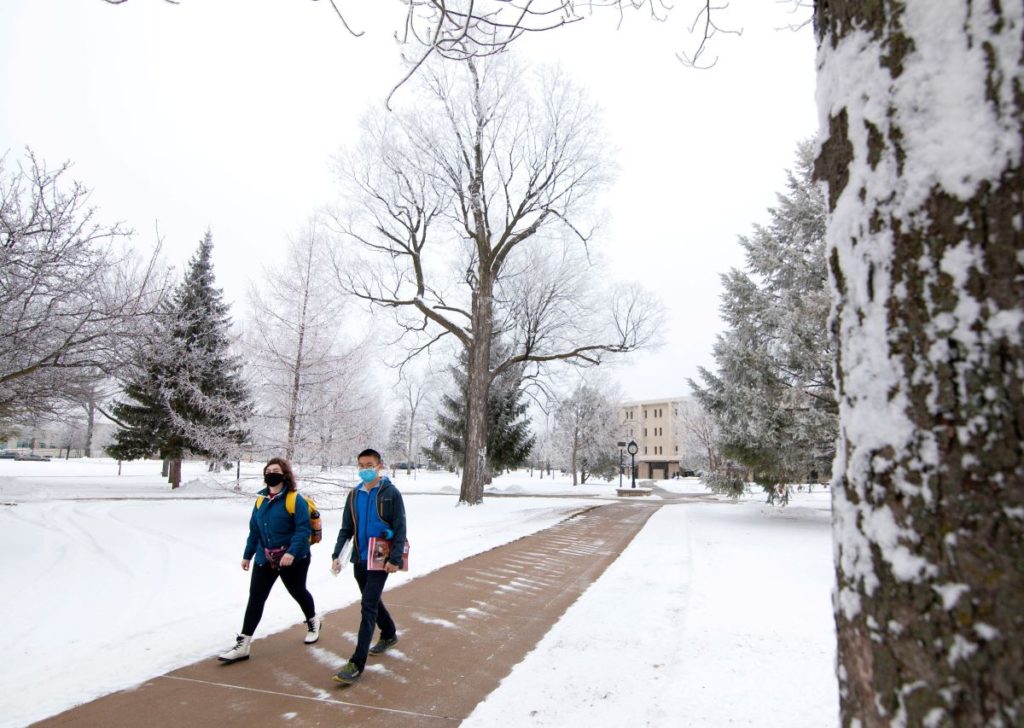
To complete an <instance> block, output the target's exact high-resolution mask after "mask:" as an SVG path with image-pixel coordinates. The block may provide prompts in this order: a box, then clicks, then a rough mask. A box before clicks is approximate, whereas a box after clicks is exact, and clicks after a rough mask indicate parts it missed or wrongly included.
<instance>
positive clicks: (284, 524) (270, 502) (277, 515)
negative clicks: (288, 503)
mask: <svg viewBox="0 0 1024 728" xmlns="http://www.w3.org/2000/svg"><path fill="white" fill-rule="evenodd" d="M287 494H288V491H286V490H284V489H282V490H281V492H280V493H278V494H277V497H275V498H271V497H270V493H269V492H268V489H267V488H264V489H263V490H261V491H260V492H259V495H262V496H263V502H262V503H260V505H259V506H258V507H257V506H255V505H254V506H253V508H252V516H250V517H249V538H248V540H246V542H245V553H244V554H243V555H242V558H244V559H247V560H248V559H251V558H253V556H255V557H256V565H257V566H263V565H265V564H266V563H267V557H266V556H265V555H264V554H263V549H264V548H268V549H275V548H280V547H281V546H287V547H288V553H290V554H291V555H292V556H294V557H295V558H296V559H308V558H309V534H310V533H312V531H313V529H312V527H311V526H310V525H309V506H308V505H307V504H306V499H305V498H303V497H302V496H299V497H298V498H296V499H295V515H294V516H293V515H292V514H291V513H289V512H288V509H287V508H285V504H284V500H285V496H287Z"/></svg>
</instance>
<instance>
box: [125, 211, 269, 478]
mask: <svg viewBox="0 0 1024 728" xmlns="http://www.w3.org/2000/svg"><path fill="white" fill-rule="evenodd" d="M212 251H213V236H212V234H211V233H210V232H209V231H208V232H207V233H206V236H205V237H204V238H203V240H202V241H201V242H200V245H199V250H198V251H197V252H196V254H195V255H194V256H193V257H192V259H191V260H190V261H189V265H188V269H187V271H186V274H185V277H184V279H183V280H182V282H181V283H180V284H179V285H178V287H177V289H176V291H175V293H174V296H173V297H172V299H171V301H170V303H169V304H168V306H167V310H166V311H165V314H166V317H165V320H166V322H167V324H168V325H167V327H166V328H167V334H166V335H165V336H164V337H160V338H158V339H155V343H154V344H153V345H151V346H150V347H149V348H148V350H147V351H146V352H145V353H144V354H143V361H142V365H141V366H140V370H139V373H138V375H137V376H136V377H134V378H133V379H132V380H131V381H129V383H128V384H127V385H126V386H125V388H124V394H125V395H126V400H125V401H119V402H117V403H115V405H114V407H113V415H114V417H115V418H117V420H118V421H119V422H121V423H122V425H123V428H122V429H121V430H119V431H118V432H117V433H115V435H114V439H115V443H114V445H112V446H110V447H109V448H108V452H109V453H110V454H111V455H112V456H114V457H116V458H118V459H124V460H133V459H137V458H140V457H147V456H151V455H154V454H159V455H160V457H162V458H164V459H165V460H172V461H180V460H181V458H183V457H185V455H186V454H192V455H199V456H204V457H208V458H210V459H211V460H222V459H225V458H227V457H228V456H229V455H230V454H231V453H232V452H233V451H236V450H237V448H238V446H239V445H240V444H241V443H242V442H244V441H245V439H246V437H247V432H246V430H245V429H244V423H245V421H246V419H247V418H248V416H249V415H250V413H251V411H252V405H251V403H250V400H249V394H248V391H247V388H246V386H245V384H244V383H243V381H242V378H241V362H240V361H239V359H238V357H236V356H234V355H232V354H231V353H230V345H231V342H230V338H229V327H230V325H231V319H230V316H229V314H228V305H227V304H226V303H224V302H223V300H222V292H221V291H220V289H218V288H216V287H215V285H214V274H213V264H212V260H211V254H212ZM173 477H174V476H173V475H172V478H173Z"/></svg>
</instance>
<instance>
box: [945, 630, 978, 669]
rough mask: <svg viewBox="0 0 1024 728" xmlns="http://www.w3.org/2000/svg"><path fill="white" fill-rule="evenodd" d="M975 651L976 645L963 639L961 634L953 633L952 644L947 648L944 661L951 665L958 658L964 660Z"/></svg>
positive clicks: (976, 649)
mask: <svg viewBox="0 0 1024 728" xmlns="http://www.w3.org/2000/svg"><path fill="white" fill-rule="evenodd" d="M977 651H978V645H976V644H974V643H973V642H969V641H967V640H965V639H964V638H963V636H962V635H953V646H952V647H950V648H949V654H948V655H947V656H946V661H947V662H948V663H949V664H950V665H951V666H952V665H955V664H956V663H958V662H959V661H960V660H966V659H967V658H968V657H970V656H971V655H973V654H974V653H975V652H977Z"/></svg>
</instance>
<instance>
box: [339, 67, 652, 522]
mask: <svg viewBox="0 0 1024 728" xmlns="http://www.w3.org/2000/svg"><path fill="white" fill-rule="evenodd" d="M525 76H526V73H525V72H523V71H522V70H521V69H519V68H517V67H516V66H515V64H514V63H512V61H511V60H510V59H508V58H504V57H503V58H490V59H482V58H467V59H466V60H465V61H463V62H460V63H458V64H454V65H453V64H448V65H447V66H445V65H442V64H437V65H433V64H430V67H429V68H428V67H426V66H425V67H424V68H423V69H422V74H420V75H418V76H417V79H416V81H415V82H414V83H415V90H416V92H417V95H415V97H412V96H410V97H409V98H408V99H403V100H402V103H403V108H401V109H399V110H396V111H395V112H392V113H388V114H386V115H380V116H372V117H370V118H368V119H367V122H366V124H365V128H364V135H363V137H362V139H361V140H360V142H359V144H358V146H357V147H356V148H355V149H356V151H354V152H353V153H351V154H349V155H348V156H347V157H345V158H344V159H342V160H341V162H340V164H339V176H340V177H341V179H342V181H343V184H344V185H345V187H346V191H345V192H346V194H345V197H346V198H347V200H349V201H350V204H351V208H350V209H347V210H344V211H342V212H340V213H339V215H338V226H339V232H340V233H341V237H342V240H343V248H342V249H343V251H344V254H343V259H344V260H345V261H346V263H347V270H346V271H345V272H344V273H343V274H342V276H341V280H342V284H343V286H344V287H345V289H346V290H348V291H349V292H351V293H352V294H353V295H355V296H357V297H359V298H361V299H363V300H364V301H366V302H368V304H369V305H370V306H371V307H373V308H374V309H378V310H383V311H387V312H390V313H392V314H394V316H395V322H396V324H397V325H398V326H400V327H401V328H402V330H403V332H404V334H405V336H406V338H405V341H406V345H407V346H408V347H409V349H410V351H411V354H410V355H415V354H416V353H418V352H421V351H423V350H425V349H427V348H429V347H430V346H432V345H433V344H434V343H436V342H438V341H440V340H442V339H446V338H447V339H448V340H451V341H453V343H455V344H456V345H457V346H458V347H459V348H460V349H462V350H464V351H465V352H466V353H467V356H468V358H467V365H466V368H465V371H466V387H465V391H466V399H465V412H464V416H465V421H466V427H465V435H464V438H463V439H464V440H465V445H464V447H463V448H462V451H463V453H464V454H465V456H466V457H465V465H464V470H463V474H462V488H461V492H460V500H461V501H462V502H465V503H470V504H476V503H479V502H481V500H482V498H483V484H484V481H485V479H486V475H487V471H488V463H490V464H492V465H493V464H494V463H495V460H496V457H495V456H494V455H492V454H491V453H490V452H489V448H488V442H490V437H489V435H488V433H487V428H488V424H489V422H490V419H489V414H488V413H489V409H490V408H489V405H488V397H489V389H490V387H491V383H492V381H493V380H494V379H495V378H496V377H498V376H500V375H501V374H502V373H503V372H505V371H507V370H512V369H522V368H523V367H526V366H532V367H539V366H544V365H548V364H550V363H552V362H557V361H566V360H570V361H575V362H578V363H590V364H596V363H598V362H600V361H602V360H603V359H606V358H608V357H609V356H613V355H616V354H621V353H625V352H629V351H633V350H635V349H637V348H638V347H641V346H643V345H645V344H646V343H647V342H648V341H649V340H650V339H651V338H652V337H653V335H654V333H655V331H656V330H657V325H658V321H657V313H658V307H657V304H656V301H655V299H654V298H653V297H652V296H651V295H650V294H648V293H647V292H645V291H644V290H643V289H641V288H640V287H639V286H636V285H623V286H618V287H615V286H613V287H611V289H609V286H608V285H607V283H603V284H602V285H600V286H599V285H596V284H595V283H594V280H593V278H594V276H593V273H594V272H595V271H596V270H597V268H596V265H595V261H594V260H593V259H591V258H588V252H590V248H589V247H588V246H589V245H590V242H591V238H592V232H593V228H594V219H595V217H596V214H597V212H596V210H595V209H594V207H595V206H594V202H595V197H596V194H597V193H598V191H600V190H601V189H603V187H604V186H605V183H606V180H607V179H608V175H607V166H608V156H607V147H606V146H604V145H603V144H602V143H601V135H600V123H599V118H598V115H597V113H596V109H595V108H594V107H593V105H592V104H591V103H590V102H589V101H588V100H587V99H586V97H585V95H584V94H583V92H582V90H581V89H579V88H577V87H575V86H574V85H572V84H571V83H569V82H568V81H567V80H566V79H565V78H564V77H562V76H560V75H559V74H557V73H556V72H550V73H547V74H540V75H538V76H537V78H536V83H527V81H526V78H525ZM411 91H412V89H411ZM353 259H355V261H357V262H355V263H354V264H353ZM496 334H500V335H501V336H502V340H503V341H504V342H505V343H506V344H507V351H506V354H507V355H506V356H505V357H503V358H501V359H495V358H494V357H493V356H492V352H491V343H492V340H493V339H494V337H495V335H496Z"/></svg>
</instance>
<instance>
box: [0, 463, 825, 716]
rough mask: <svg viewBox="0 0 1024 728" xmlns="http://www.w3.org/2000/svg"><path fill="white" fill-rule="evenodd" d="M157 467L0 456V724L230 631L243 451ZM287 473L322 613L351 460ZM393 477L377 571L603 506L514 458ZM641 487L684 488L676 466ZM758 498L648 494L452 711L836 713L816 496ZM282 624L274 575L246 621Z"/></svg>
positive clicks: (337, 602)
mask: <svg viewBox="0 0 1024 728" xmlns="http://www.w3.org/2000/svg"><path fill="white" fill-rule="evenodd" d="M156 467H158V465H157V464H154V463H152V462H147V463H125V464H124V466H123V471H122V474H121V475H120V476H118V475H117V464H116V463H114V462H112V461H109V460H93V461H74V460H72V461H70V462H64V461H53V462H50V463H35V462H16V461H11V460H0V549H2V551H0V553H3V554H5V556H6V557H7V558H6V559H5V565H4V567H3V569H2V570H0V614H3V616H4V618H3V620H2V622H0V624H2V626H0V651H2V654H3V655H4V659H3V660H2V661H0V696H2V697H0V726H21V725H25V724H26V723H29V722H31V721H33V720H38V719H40V718H43V717H45V716H48V715H52V714H54V713H57V712H59V711H61V710H63V709H65V708H67V707H70V706H71V705H74V704H77V703H80V702H83V701H85V700H88V699H91V698H94V697H97V696H99V695H103V694H105V693H108V692H111V691H113V690H117V689H120V688H124V687H128V686H131V685H134V684H137V683H139V682H141V681H143V680H145V679H147V678H149V677H152V676H154V675H158V674H161V673H163V672H166V671H167V670H170V669H172V668H175V667H179V666H181V665H184V664H188V663H190V662H192V661H195V660H197V659H202V658H205V657H209V656H210V655H211V654H213V653H215V652H217V651H219V649H221V648H223V647H225V646H226V645H227V643H228V642H230V641H231V639H232V637H233V635H234V633H235V631H236V630H237V629H238V626H239V623H240V621H241V616H242V610H243V609H244V606H245V596H246V591H247V583H248V575H247V574H246V573H244V572H242V571H241V569H239V567H238V561H239V558H240V556H241V550H242V546H243V543H244V538H245V529H246V526H245V524H246V522H247V519H248V513H249V510H250V508H251V505H252V500H251V498H250V497H249V495H248V494H249V493H251V492H254V491H255V490H256V489H257V488H258V487H259V480H258V473H259V467H258V466H255V465H253V466H244V465H243V472H242V476H243V478H242V482H241V492H240V493H239V492H235V490H234V486H235V478H234V473H233V472H232V473H223V474H217V475H216V476H211V475H209V474H207V473H206V472H205V468H204V467H203V466H202V464H199V463H192V464H186V466H185V473H184V475H185V477H184V480H185V485H184V487H182V488H180V489H179V490H178V491H175V492H172V491H170V489H169V488H168V486H167V485H166V484H164V483H163V482H162V481H161V479H160V478H159V477H158V475H154V468H156ZM299 476H300V481H301V484H302V489H303V491H304V492H310V493H311V494H312V495H313V497H315V498H316V499H317V502H318V504H319V505H320V506H321V508H322V509H323V512H324V532H325V542H324V543H322V544H320V545H318V546H315V547H314V552H313V553H314V556H313V558H314V564H313V568H312V569H311V571H310V590H311V591H312V593H313V595H314V597H315V598H316V600H317V607H318V609H319V610H322V611H328V610H332V609H337V608H339V607H342V606H344V605H346V604H349V603H351V602H353V601H354V600H355V599H356V588H355V584H354V583H353V581H352V580H351V579H348V578H339V579H335V578H333V577H332V576H331V575H330V573H329V571H328V568H327V567H328V562H329V557H330V550H331V547H332V541H333V536H334V534H335V533H336V532H337V529H338V527H339V525H340V521H341V514H340V510H339V506H340V504H341V500H342V498H343V495H342V493H343V491H342V489H340V488H339V487H338V485H337V482H338V479H339V478H345V479H346V482H348V481H350V480H352V476H351V473H349V472H347V471H345V472H341V473H328V474H326V476H325V475H324V474H321V473H318V472H313V471H311V472H309V473H302V472H300V473H299ZM395 481H396V483H397V484H398V485H399V487H400V488H401V489H402V491H403V493H404V494H406V504H407V508H408V511H409V519H410V533H409V536H410V541H411V543H412V548H413V550H412V556H411V564H412V569H411V571H410V572H409V574H400V575H398V577H397V579H396V580H395V583H396V584H397V583H401V581H402V580H405V579H410V578H415V577H417V576H420V575H423V574H425V573H428V572H429V571H432V570H434V569H437V568H440V567H441V566H444V565H446V564H449V563H453V562H455V561H458V560H460V559H463V558H465V557H467V556H471V555H473V554H475V553H479V552H481V551H483V550H486V549H489V548H492V547H493V546H496V545H499V544H501V543H507V542H509V541H511V540H514V539H515V538H518V537H520V536H522V535H525V534H528V533H532V532H534V531H537V530H539V529H542V528H545V527H547V526H549V525H551V524H553V523H556V522H557V521H559V520H561V519H562V518H564V517H565V516H566V515H567V514H569V513H571V512H573V511H575V510H576V509H578V508H580V507H581V506H586V505H589V504H593V503H594V502H595V501H600V500H603V499H609V500H611V499H613V498H614V497H615V486H616V485H617V483H613V484H608V483H597V484H587V485H585V486H576V487H573V486H572V485H571V484H570V483H569V482H568V481H567V480H566V479H564V478H555V479H554V480H552V479H550V478H548V479H543V480H542V479H540V478H539V477H533V478H531V477H530V476H529V473H526V472H521V473H517V474H513V475H506V476H502V477H501V478H498V479H496V480H495V484H494V486H493V487H492V488H490V489H489V492H490V493H491V494H493V495H519V496H522V497H491V498H486V499H485V504H484V505H483V506H480V507H474V508H466V507H462V508H459V507H456V497H455V494H457V493H458V481H457V479H456V478H455V476H453V475H449V474H435V473H421V474H418V475H417V477H416V478H408V477H406V476H405V475H404V474H403V473H399V474H398V475H397V476H396V477H395ZM659 485H662V486H663V487H665V488H666V490H671V491H673V492H682V493H701V492H703V489H702V488H701V486H700V484H699V483H697V482H696V481H693V480H683V481H668V482H666V483H659ZM533 496H545V497H533ZM651 499H657V496H651ZM659 500H660V499H659ZM761 500H762V499H761V497H759V496H758V497H752V498H750V499H748V500H741V501H740V502H738V503H732V502H729V501H727V500H724V499H722V500H721V502H716V503H707V502H684V503H681V504H680V503H677V502H675V501H667V502H666V506H667V507H665V508H662V509H661V511H659V512H658V513H657V514H655V516H654V517H653V518H652V519H651V521H650V522H649V524H648V525H647V527H646V528H645V529H644V531H643V532H642V533H641V534H640V535H639V536H638V537H637V539H636V540H635V541H634V542H633V544H632V545H631V546H630V547H629V548H628V549H627V550H626V551H625V552H624V553H623V555H622V557H621V558H620V559H619V560H618V561H616V562H615V563H614V564H613V565H612V567H611V568H610V569H609V570H608V571H607V572H606V574H605V575H604V576H603V577H602V578H601V579H600V580H599V581H598V582H597V583H595V584H594V585H593V586H592V587H591V588H590V589H589V590H588V591H587V592H586V593H585V594H584V595H583V597H582V598H581V599H580V600H579V601H578V602H577V603H576V604H575V605H574V606H573V607H572V608H571V609H569V610H568V611H567V612H566V614H565V615H564V616H563V618H562V620H561V621H560V622H559V623H558V624H556V625H555V627H554V628H553V629H552V631H551V632H550V633H549V634H548V635H547V636H546V637H545V639H544V640H543V641H542V642H541V643H540V644H539V645H538V647H537V649H536V650H535V651H534V652H533V653H531V654H530V655H529V656H528V657H527V659H526V660H525V661H524V662H523V663H522V664H521V665H520V666H519V667H517V668H516V669H515V670H514V671H513V673H512V674H511V675H510V676H509V677H508V678H507V679H506V680H505V682H504V683H503V684H502V685H501V687H499V689H498V690H497V691H495V692H494V693H493V694H492V695H491V696H490V697H489V698H488V700H487V701H485V702H484V703H483V704H481V705H480V706H479V707H478V708H477V710H476V711H475V712H474V714H473V715H472V716H471V717H470V718H469V720H468V721H466V723H465V724H464V725H466V726H471V727H472V726H504V725H508V726H519V725H575V724H587V725H588V726H589V728H604V726H609V727H610V726H615V727H616V728H619V726H622V725H630V726H657V727H663V728H677V727H678V726H690V725H692V726H719V725H751V726H755V725H756V726H772V725H778V726H792V727H797V726H808V728H811V727H813V728H821V727H827V726H832V725H836V724H837V723H838V720H837V716H836V709H837V704H838V699H837V685H836V680H835V677H834V675H833V662H834V650H835V648H834V627H833V624H832V618H831V610H830V592H831V587H832V567H831V541H830V531H829V520H830V519H829V496H828V494H827V493H813V494H807V493H797V494H795V496H794V499H793V500H792V501H791V504H790V505H789V506H788V507H787V508H785V509H776V508H769V507H767V506H764V505H763V504H762V503H761ZM318 564H319V566H318ZM300 618H301V617H300V615H299V614H298V613H297V608H296V607H295V605H294V603H293V602H292V601H291V599H290V598H289V597H288V595H287V594H286V593H285V591H284V590H283V589H275V591H274V593H272V594H271V597H270V599H269V601H268V603H267V610H266V613H265V616H264V619H263V622H262V623H261V625H260V630H259V632H260V633H262V634H264V635H265V634H268V633H271V632H275V631H278V630H281V629H284V628H286V627H289V626H291V625H292V624H294V623H295V622H296V621H298V620H299V619H300ZM597 625H600V627H597ZM328 628H329V627H328ZM257 636H259V633H258V634H257ZM55 685H59V686H60V689H59V690H55V689H54V686H55Z"/></svg>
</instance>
